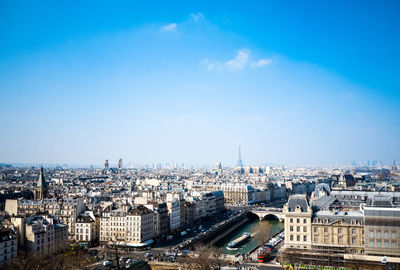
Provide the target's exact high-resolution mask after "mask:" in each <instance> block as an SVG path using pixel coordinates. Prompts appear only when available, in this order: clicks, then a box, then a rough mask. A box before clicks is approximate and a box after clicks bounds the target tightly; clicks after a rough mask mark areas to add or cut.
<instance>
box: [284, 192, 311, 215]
mask: <svg viewBox="0 0 400 270" xmlns="http://www.w3.org/2000/svg"><path fill="white" fill-rule="evenodd" d="M297 206H299V207H300V209H301V211H302V212H307V210H308V201H307V197H306V195H302V194H296V195H292V196H290V197H289V200H288V207H289V212H294V211H295V210H296V207H297Z"/></svg>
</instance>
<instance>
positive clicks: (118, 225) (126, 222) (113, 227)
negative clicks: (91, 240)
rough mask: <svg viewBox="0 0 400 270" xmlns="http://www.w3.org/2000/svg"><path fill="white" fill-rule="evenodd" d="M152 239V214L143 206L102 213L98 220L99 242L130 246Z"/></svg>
mask: <svg viewBox="0 0 400 270" xmlns="http://www.w3.org/2000/svg"><path fill="white" fill-rule="evenodd" d="M153 237H154V213H153V211H151V210H150V209H148V208H147V207H145V206H143V205H138V206H134V207H129V208H128V209H127V210H125V209H121V208H119V209H114V210H110V211H108V212H104V213H103V215H102V217H101V219H100V242H102V243H106V242H110V241H113V242H117V243H118V244H120V245H127V246H130V245H131V244H138V243H142V242H146V241H148V240H151V239H152V238H153Z"/></svg>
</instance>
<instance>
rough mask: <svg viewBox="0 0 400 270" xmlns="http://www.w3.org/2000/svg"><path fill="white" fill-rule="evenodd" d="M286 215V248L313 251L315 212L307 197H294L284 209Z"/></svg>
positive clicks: (291, 197)
mask: <svg viewBox="0 0 400 270" xmlns="http://www.w3.org/2000/svg"><path fill="white" fill-rule="evenodd" d="M283 213H284V214H285V247H288V248H301V249H311V218H312V215H313V211H312V209H311V206H310V204H309V202H308V200H307V196H306V195H299V194H297V195H292V196H290V198H289V200H288V202H287V204H286V205H285V206H284V207H283Z"/></svg>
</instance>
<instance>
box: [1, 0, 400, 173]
mask: <svg viewBox="0 0 400 270" xmlns="http://www.w3.org/2000/svg"><path fill="white" fill-rule="evenodd" d="M214 2H215V1H209V2H208V1H198V2H195V1H181V2H179V1H168V2H167V1H160V2H154V1H151V2H150V1H149V2H148V3H146V4H142V3H139V2H133V1H112V2H110V1H77V2H72V1H57V2H54V1H27V2H23V1H21V2H17V1H1V2H0V104H1V105H0V122H1V124H2V132H1V133H0V161H2V162H29V163H31V162H33V163H86V164H99V163H101V162H102V161H103V160H104V159H105V158H108V159H110V161H115V162H116V160H117V158H119V157H121V158H123V159H124V161H126V162H132V163H151V162H154V161H158V162H185V163H194V164H213V163H215V162H217V161H221V162H222V163H223V164H224V165H233V164H235V162H236V159H237V146H238V145H241V146H242V156H243V160H244V162H245V163H247V164H260V163H270V162H272V163H280V164H290V165H302V164H309V165H315V164H319V165H325V164H343V163H348V162H350V161H353V160H369V159H373V160H381V161H383V162H391V161H392V160H395V159H400V156H399V155H400V154H399V153H400V151H399V150H400V140H399V138H400V106H399V105H400V91H399V87H400V76H399V75H400V74H399V70H400V69H399V63H400V52H399V49H398V48H400V33H399V29H400V19H399V18H400V16H399V12H400V4H399V3H398V1H384V2H382V1H351V2H349V1H302V2H299V1H296V2H295V1H246V2H239V1H220V2H218V3H214Z"/></svg>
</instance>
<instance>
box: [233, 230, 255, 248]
mask: <svg viewBox="0 0 400 270" xmlns="http://www.w3.org/2000/svg"><path fill="white" fill-rule="evenodd" d="M250 237H251V233H249V232H245V233H243V234H242V235H241V236H240V237H238V238H236V239H235V240H233V241H231V242H229V244H228V248H237V247H238V246H240V245H241V244H243V243H244V242H246V241H247V240H249V239H250Z"/></svg>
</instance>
